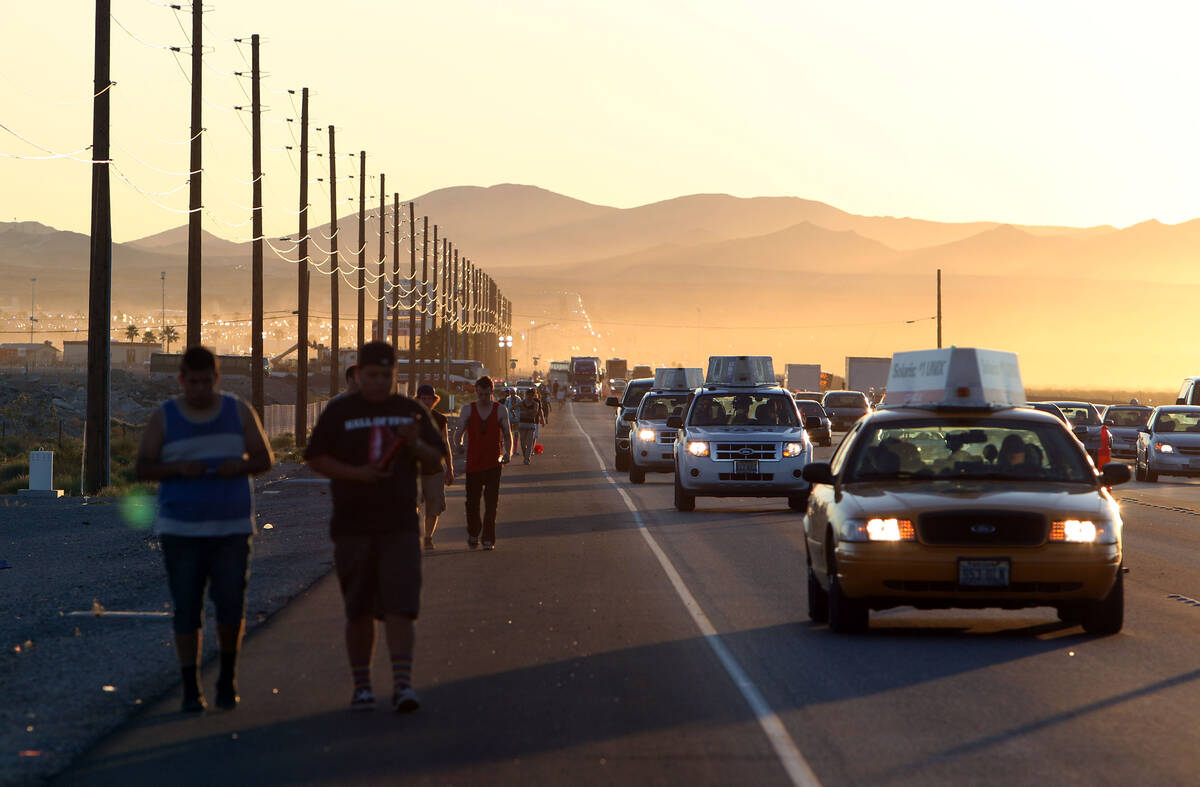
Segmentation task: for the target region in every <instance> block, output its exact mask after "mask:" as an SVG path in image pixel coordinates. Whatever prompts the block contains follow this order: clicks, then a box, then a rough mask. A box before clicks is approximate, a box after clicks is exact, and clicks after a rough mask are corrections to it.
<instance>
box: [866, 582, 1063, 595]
mask: <svg viewBox="0 0 1200 787" xmlns="http://www.w3.org/2000/svg"><path fill="white" fill-rule="evenodd" d="M883 586H884V587H885V588H887V589H888V590H903V591H905V592H907V593H987V594H992V593H1070V592H1071V591H1073V590H1079V589H1080V588H1082V587H1083V583H1082V582H1011V583H1009V584H1007V585H1005V586H1003V587H976V586H973V585H960V584H958V583H957V582H926V581H921V580H913V579H885V580H884V581H883Z"/></svg>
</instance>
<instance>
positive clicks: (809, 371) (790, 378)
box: [784, 363, 821, 391]
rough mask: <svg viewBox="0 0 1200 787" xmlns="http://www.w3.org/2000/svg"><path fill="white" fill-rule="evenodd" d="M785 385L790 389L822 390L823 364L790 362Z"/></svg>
mask: <svg viewBox="0 0 1200 787" xmlns="http://www.w3.org/2000/svg"><path fill="white" fill-rule="evenodd" d="M784 387H785V388H787V389H788V390H789V391H819V390H821V364H819V363H789V364H788V365H787V367H786V377H785V378H784Z"/></svg>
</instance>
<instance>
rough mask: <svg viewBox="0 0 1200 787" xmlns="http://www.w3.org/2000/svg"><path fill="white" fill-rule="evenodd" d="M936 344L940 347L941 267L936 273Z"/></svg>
mask: <svg viewBox="0 0 1200 787" xmlns="http://www.w3.org/2000/svg"><path fill="white" fill-rule="evenodd" d="M937 342H938V343H937V346H938V349H939V350H940V349H941V348H942V269H941V268H938V274H937Z"/></svg>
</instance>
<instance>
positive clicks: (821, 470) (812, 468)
mask: <svg viewBox="0 0 1200 787" xmlns="http://www.w3.org/2000/svg"><path fill="white" fill-rule="evenodd" d="M1122 467H1124V465H1122ZM1125 469H1126V470H1128V469H1129V468H1127V467H1126V468H1125ZM801 475H803V476H804V480H805V481H807V482H808V483H810V484H831V485H832V484H833V469H832V468H831V467H830V466H829V463H828V462H809V463H808V464H806V465H805V466H804V470H803V471H801Z"/></svg>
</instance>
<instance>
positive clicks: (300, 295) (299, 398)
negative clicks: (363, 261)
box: [255, 88, 337, 448]
mask: <svg viewBox="0 0 1200 787" xmlns="http://www.w3.org/2000/svg"><path fill="white" fill-rule="evenodd" d="M298 229H299V232H300V255H299V259H298V260H297V263H298V268H297V270H296V274H297V276H296V281H297V287H298V290H297V292H296V425H295V431H294V432H293V436H294V438H295V440H296V447H297V448H303V447H304V446H305V444H306V443H307V442H308V292H309V275H310V274H309V267H308V88H304V89H303V90H301V91H300V226H299V228H298ZM333 278H334V279H335V280H336V279H337V274H336V273H335V274H334V275H333ZM255 370H256V371H257V367H255Z"/></svg>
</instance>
